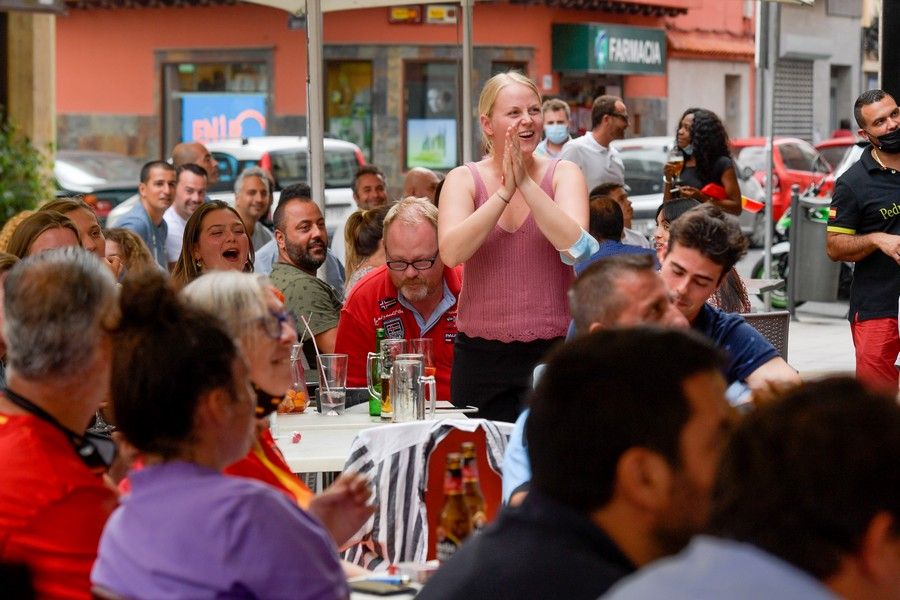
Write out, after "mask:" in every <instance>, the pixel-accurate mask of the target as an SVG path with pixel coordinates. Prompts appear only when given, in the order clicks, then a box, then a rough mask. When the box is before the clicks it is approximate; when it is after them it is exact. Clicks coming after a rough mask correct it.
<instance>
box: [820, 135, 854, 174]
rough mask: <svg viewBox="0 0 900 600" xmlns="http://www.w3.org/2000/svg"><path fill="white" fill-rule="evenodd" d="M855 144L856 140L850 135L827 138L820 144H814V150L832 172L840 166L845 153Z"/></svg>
mask: <svg viewBox="0 0 900 600" xmlns="http://www.w3.org/2000/svg"><path fill="white" fill-rule="evenodd" d="M855 144H856V138H855V137H853V136H852V135H846V136H843V137H834V138H828V139H827V140H822V141H821V142H819V143H818V144H816V150H818V151H819V154H821V155H822V158H824V159H825V162H827V163H828V164H829V165H831V169H832V170H834V169H836V168H837V166H838V165H839V164H841V160H843V158H844V155H845V154H847V151H848V150H849V149H850V148H852V147H853V146H854V145H855Z"/></svg>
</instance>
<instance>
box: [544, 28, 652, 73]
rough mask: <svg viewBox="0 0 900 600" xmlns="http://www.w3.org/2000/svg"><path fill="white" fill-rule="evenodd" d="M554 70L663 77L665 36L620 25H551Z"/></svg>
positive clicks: (645, 29)
mask: <svg viewBox="0 0 900 600" xmlns="http://www.w3.org/2000/svg"><path fill="white" fill-rule="evenodd" d="M553 70H554V71H563V72H566V71H570V72H571V71H585V72H589V73H620V74H626V75H627V74H634V73H646V74H663V73H665V72H666V33H665V31H663V30H662V29H648V28H645V27H623V26H621V25H602V24H588V25H583V24H567V25H561V24H556V25H553Z"/></svg>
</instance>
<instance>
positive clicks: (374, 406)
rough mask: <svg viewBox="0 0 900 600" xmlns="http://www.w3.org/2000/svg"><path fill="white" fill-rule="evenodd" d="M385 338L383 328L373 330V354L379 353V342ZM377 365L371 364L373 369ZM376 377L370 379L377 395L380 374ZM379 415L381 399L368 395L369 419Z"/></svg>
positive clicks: (379, 391)
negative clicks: (373, 382) (372, 380)
mask: <svg viewBox="0 0 900 600" xmlns="http://www.w3.org/2000/svg"><path fill="white" fill-rule="evenodd" d="M384 338H385V333H384V327H379V328H377V329H376V330H375V352H376V353H379V352H381V340H383V339H384ZM376 364H377V363H373V367H372V368H373V369H374V368H377V367H376V366H374V365H376ZM375 375H376V376H375V377H373V378H372V379H374V380H375V384H374V385H373V386H372V387H374V388H375V390H376V391H377V392H378V393H381V374H378V373H376V374H375ZM380 415H381V398H379V397H378V396H375V395H373V394H369V416H370V417H378V416H380Z"/></svg>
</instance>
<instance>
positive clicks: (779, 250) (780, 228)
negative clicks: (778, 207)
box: [750, 186, 853, 309]
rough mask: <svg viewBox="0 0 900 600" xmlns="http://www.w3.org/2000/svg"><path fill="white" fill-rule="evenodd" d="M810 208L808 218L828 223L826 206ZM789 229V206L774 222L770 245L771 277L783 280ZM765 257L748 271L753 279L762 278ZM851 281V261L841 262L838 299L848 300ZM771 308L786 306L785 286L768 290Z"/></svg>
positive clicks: (808, 191)
mask: <svg viewBox="0 0 900 600" xmlns="http://www.w3.org/2000/svg"><path fill="white" fill-rule="evenodd" d="M817 192H818V190H817V189H816V187H815V186H813V187H812V188H811V189H810V190H807V192H806V193H813V194H816V193H817ZM809 210H810V220H812V221H815V222H816V223H822V224H823V225H824V224H826V223H828V207H827V206H820V207H816V208H811V209H809ZM790 229H791V208H790V207H788V209H787V210H786V211H784V214H783V215H781V218H780V219H778V222H777V223H775V240H774V241H775V243H774V244H773V245H772V268H771V273H770V275H771V277H772V278H775V279H784V280H785V282H787V281H789V279H788V258H789V255H790V252H791V242H790V237H789V236H790ZM764 261H765V257H760V259H759V260H758V261H757V262H756V264H755V265H753V269H751V271H750V276H751V277H753V278H754V279H761V278H763V272H764V270H765V269H764V265H763V262H764ZM852 282H853V263H846V262H842V263H841V271H840V275H839V276H838V295H837V297H838V300H849V299H850V284H851V283H852ZM769 294H770V298H771V302H772V308H778V309H785V308H787V305H788V301H787V286H786V285H785V287H784V288H782V289H780V290H776V291H774V292H769ZM759 298H760V300H762V299H763V295H762V294H760V295H759ZM804 302H805V301H804V300H797V301H795V302H794V306H800V305H801V304H803V303H804Z"/></svg>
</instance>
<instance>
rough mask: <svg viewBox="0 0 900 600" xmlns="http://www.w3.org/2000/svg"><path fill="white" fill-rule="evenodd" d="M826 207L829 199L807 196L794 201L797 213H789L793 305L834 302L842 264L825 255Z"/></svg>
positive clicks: (790, 290)
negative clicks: (805, 302)
mask: <svg viewBox="0 0 900 600" xmlns="http://www.w3.org/2000/svg"><path fill="white" fill-rule="evenodd" d="M829 204H830V200H829V199H827V198H825V199H822V198H817V197H815V196H813V195H811V194H810V195H805V196H801V197H800V198H799V199H798V200H797V204H796V207H797V209H798V210H793V209H792V210H791V229H792V230H793V231H791V271H792V272H791V273H790V274H789V275H790V281H788V282H787V283H788V291H789V292H790V293H792V295H793V297H794V302H799V301H803V300H812V301H817V302H834V301H835V300H837V295H838V278H839V277H840V273H841V263H839V262H833V261H832V260H831V259H830V258H828V254H827V253H826V252H825V237H826V226H827V225H828V207H829ZM795 266H796V268H794V267H795Z"/></svg>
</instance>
